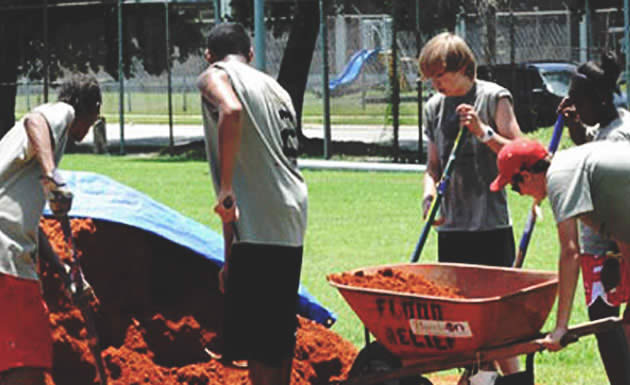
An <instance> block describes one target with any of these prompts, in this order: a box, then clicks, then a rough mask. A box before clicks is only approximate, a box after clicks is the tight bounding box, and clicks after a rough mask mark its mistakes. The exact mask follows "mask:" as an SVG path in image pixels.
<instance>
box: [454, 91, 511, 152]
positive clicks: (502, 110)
mask: <svg viewBox="0 0 630 385" xmlns="http://www.w3.org/2000/svg"><path fill="white" fill-rule="evenodd" d="M457 113H458V114H459V118H460V122H461V123H462V124H464V125H465V126H466V127H468V129H469V130H470V132H471V133H472V134H473V135H475V136H476V137H477V138H481V137H483V135H484V132H486V131H487V130H488V129H489V128H490V127H489V126H488V125H487V124H486V123H484V122H482V121H481V119H480V118H479V115H477V112H476V111H475V108H474V107H473V106H471V105H469V104H460V105H459V106H457ZM494 121H495V122H496V125H497V131H496V132H495V133H494V135H492V137H491V138H490V140H488V141H487V142H485V143H486V145H487V146H488V147H490V149H491V150H492V151H494V152H495V153H498V152H499V151H501V148H503V146H504V145H506V144H507V143H509V142H511V141H512V140H513V139H516V138H517V137H519V136H521V135H522V134H521V128H520V127H519V125H518V122H517V121H516V116H515V115H514V109H513V108H512V103H511V102H510V100H509V99H508V98H507V97H505V98H501V99H499V102H498V103H497V110H496V112H495V116H494Z"/></svg>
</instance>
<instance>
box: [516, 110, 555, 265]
mask: <svg viewBox="0 0 630 385" xmlns="http://www.w3.org/2000/svg"><path fill="white" fill-rule="evenodd" d="M563 128H564V119H563V118H562V114H561V113H560V114H558V118H557V119H556V123H555V125H554V126H553V134H552V135H551V140H550V141H549V147H548V151H549V154H551V155H553V154H554V153H555V152H556V150H557V149H558V145H560V138H562V129H563ZM535 225H536V204H535V203H534V205H533V206H532V209H531V210H530V211H529V214H528V215H527V222H525V229H523V235H522V236H521V242H520V243H519V245H518V252H517V254H516V259H515V260H514V264H513V265H512V267H522V266H523V261H524V260H525V254H527V247H528V246H529V240H530V239H531V237H532V233H533V232H534V226H535Z"/></svg>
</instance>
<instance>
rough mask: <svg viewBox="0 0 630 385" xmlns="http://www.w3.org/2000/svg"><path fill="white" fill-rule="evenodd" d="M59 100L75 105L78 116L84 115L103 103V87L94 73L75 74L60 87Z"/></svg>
mask: <svg viewBox="0 0 630 385" xmlns="http://www.w3.org/2000/svg"><path fill="white" fill-rule="evenodd" d="M57 100H59V101H60V102H64V103H68V104H69V105H71V106H72V107H74V112H75V114H76V116H83V115H85V114H88V113H93V112H94V111H96V110H97V109H98V107H99V106H100V105H101V102H102V97H101V87H100V86H99V84H98V81H97V80H96V78H95V77H94V76H92V75H85V74H74V75H72V76H71V77H70V79H68V80H66V81H64V82H63V83H62V84H61V86H60V87H59V93H58V94H57Z"/></svg>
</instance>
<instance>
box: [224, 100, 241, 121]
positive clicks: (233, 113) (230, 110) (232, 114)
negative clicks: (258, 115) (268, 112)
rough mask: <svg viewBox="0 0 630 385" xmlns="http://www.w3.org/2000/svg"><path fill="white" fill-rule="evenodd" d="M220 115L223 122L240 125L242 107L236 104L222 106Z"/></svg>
mask: <svg viewBox="0 0 630 385" xmlns="http://www.w3.org/2000/svg"><path fill="white" fill-rule="evenodd" d="M220 114H221V117H222V118H223V120H225V121H228V122H230V123H240V122H241V116H242V114H243V106H241V105H238V104H236V103H234V104H224V105H222V106H221V110H220Z"/></svg>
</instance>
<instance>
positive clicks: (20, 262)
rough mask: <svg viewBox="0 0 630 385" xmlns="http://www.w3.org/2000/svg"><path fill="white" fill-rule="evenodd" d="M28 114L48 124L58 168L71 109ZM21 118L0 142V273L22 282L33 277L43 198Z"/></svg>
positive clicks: (51, 107) (57, 106) (48, 107)
mask: <svg viewBox="0 0 630 385" xmlns="http://www.w3.org/2000/svg"><path fill="white" fill-rule="evenodd" d="M32 112H34V113H39V114H41V115H42V116H43V117H44V118H45V119H46V121H47V122H48V127H49V128H50V133H51V135H52V137H51V138H52V141H53V148H54V157H55V164H59V161H60V160H61V157H62V155H63V151H64V148H65V146H66V141H67V138H68V128H69V127H70V125H71V124H72V121H73V120H74V108H72V106H70V105H69V104H66V103H61V102H58V103H49V104H44V105H41V106H39V107H37V108H35V109H34V110H33V111H32ZM29 152H30V151H29V140H28V135H27V133H26V129H25V128H24V118H22V119H21V120H20V121H19V122H17V123H16V124H15V125H14V126H13V127H12V128H11V129H10V130H9V131H8V132H7V133H6V134H5V136H4V137H3V138H2V140H0V273H3V274H8V275H12V276H16V277H20V278H26V279H33V280H36V279H38V276H37V227H38V225H39V219H40V217H41V215H42V210H43V209H44V205H45V204H46V198H45V197H44V192H43V190H42V185H41V182H40V177H41V176H42V171H41V167H40V165H39V163H38V162H37V159H35V157H34V156H32V155H29Z"/></svg>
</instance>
